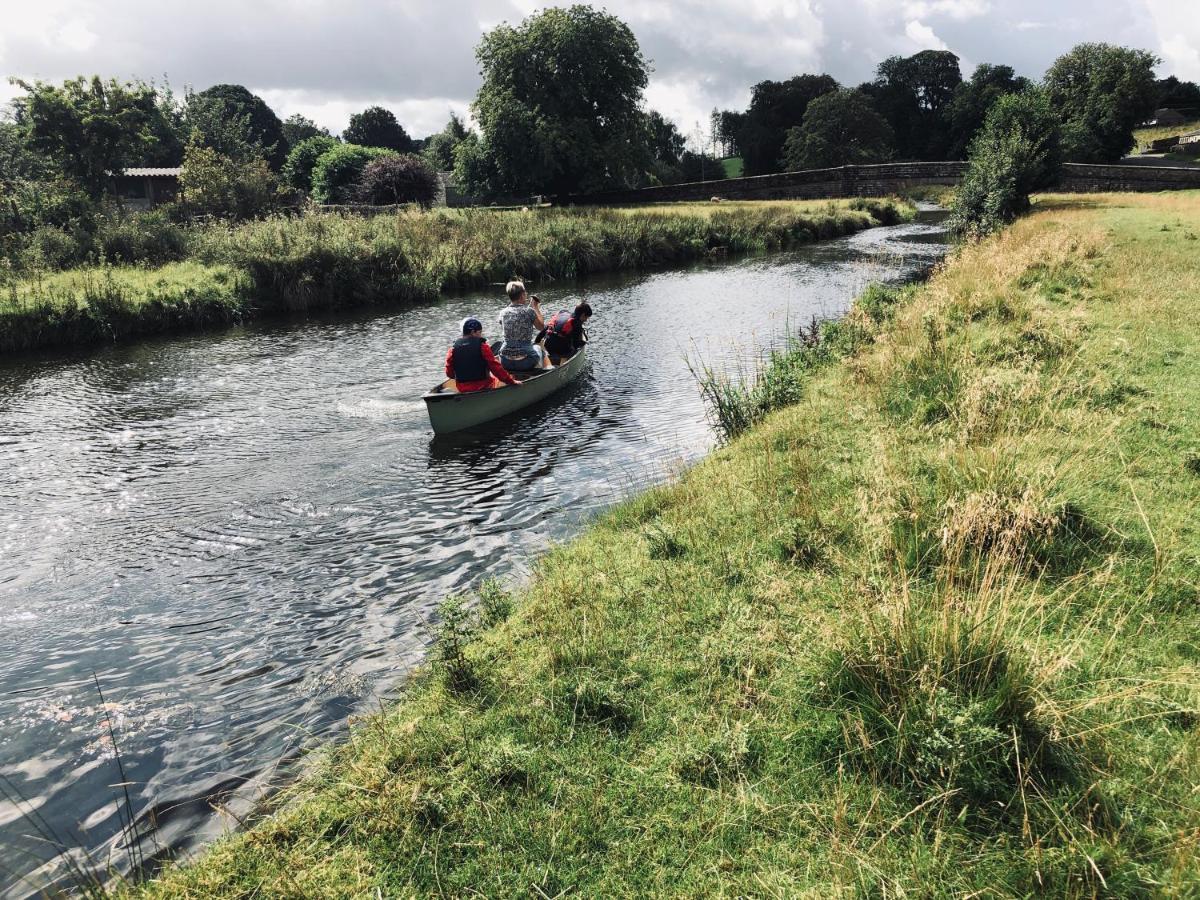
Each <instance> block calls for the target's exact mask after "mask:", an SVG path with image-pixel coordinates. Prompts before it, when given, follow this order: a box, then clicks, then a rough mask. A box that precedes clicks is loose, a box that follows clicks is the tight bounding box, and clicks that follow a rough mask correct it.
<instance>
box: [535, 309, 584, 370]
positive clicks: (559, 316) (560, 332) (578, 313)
mask: <svg viewBox="0 0 1200 900" xmlns="http://www.w3.org/2000/svg"><path fill="white" fill-rule="evenodd" d="M591 317H592V307H591V306H590V305H589V304H587V303H580V304H579V305H578V306H576V307H575V311H574V312H567V311H566V310H565V309H560V310H559V311H558V312H557V313H555V314H554V316H553V317H552V318H551V319H550V321H549V322H547V323H546V328H545V331H544V332H543V334H544V335H545V340H544V341H543V346H544V347H545V348H546V352H547V353H549V354H550V358H551V360H553V361H555V362H557V361H558V360H559V359H561V358H562V357H564V356H570V355H571V354H573V353H574V352H575V351H576V350H578V349H579V348H580V347H582V346H583V345H584V344H586V343H587V335H586V334H585V333H584V331H583V326H584V325H585V324H586V323H587V320H588V319H590V318H591Z"/></svg>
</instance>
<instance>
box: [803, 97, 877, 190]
mask: <svg viewBox="0 0 1200 900" xmlns="http://www.w3.org/2000/svg"><path fill="white" fill-rule="evenodd" d="M891 155H892V128H891V126H890V125H888V123H887V120H886V119H884V117H883V116H881V115H880V114H879V113H878V112H877V111H876V110H875V107H873V106H872V105H871V101H870V99H869V98H868V97H867V96H866V95H865V94H863V93H862V92H861V91H854V90H839V91H834V92H833V93H831V94H824V95H823V96H820V97H818V98H817V99H816V100H814V101H813V102H812V103H810V104H809V105H808V109H807V110H806V111H805V113H804V122H803V123H802V124H801V125H800V126H799V127H797V128H792V129H790V130H789V131H788V137H787V141H786V143H785V144H784V161H785V162H786V164H787V167H788V168H789V169H792V170H796V169H824V168H829V167H831V166H845V165H850V164H858V163H876V162H883V161H884V160H886V159H888V158H890V157H891Z"/></svg>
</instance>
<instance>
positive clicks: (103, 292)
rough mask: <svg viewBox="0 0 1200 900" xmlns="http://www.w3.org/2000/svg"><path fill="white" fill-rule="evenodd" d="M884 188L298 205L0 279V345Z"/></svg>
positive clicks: (491, 278)
mask: <svg viewBox="0 0 1200 900" xmlns="http://www.w3.org/2000/svg"><path fill="white" fill-rule="evenodd" d="M911 213H912V208H911V206H909V205H907V204H906V203H905V202H904V201H898V200H867V201H863V200H859V201H851V202H842V203H838V202H823V203H813V202H770V203H732V204H712V205H711V207H706V206H703V205H700V204H683V205H681V206H679V207H671V206H655V207H630V208H623V209H578V210H576V209H534V210H510V211H502V212H498V211H490V210H436V211H431V212H421V211H410V212H401V213H399V214H397V215H389V216H377V217H374V218H364V217H359V216H354V215H341V214H336V213H309V214H306V215H303V216H298V217H278V218H272V219H267V220H265V221H257V222H249V223H245V224H241V225H232V226H231V225H223V224H214V225H203V226H197V227H195V228H193V229H191V230H190V231H189V232H188V234H187V237H186V243H187V254H188V260H187V261H186V262H184V263H172V264H170V265H167V266H163V267H162V268H157V269H140V268H128V267H126V268H121V267H117V268H114V267H96V268H89V269H81V270H74V271H70V272H65V273H57V274H53V275H36V274H35V275H34V276H25V277H22V278H13V277H11V276H10V277H9V278H8V280H7V281H2V280H0V352H5V351H12V350H26V349H32V348H35V347H40V346H49V345H52V344H65V343H92V342H96V341H101V340H108V339H115V338H120V337H124V336H128V335H132V334H138V333H149V332H154V331H161V330H164V329H166V328H168V327H170V328H187V327H191V326H197V327H198V326H203V325H207V324H211V323H213V322H225V321H232V320H236V319H244V318H248V317H251V316H258V315H266V314H270V313H274V312H280V311H293V310H304V309H315V308H331V307H349V306H362V305H367V304H372V303H397V302H409V303H412V302H420V301H425V300H429V299H431V298H433V297H435V296H436V295H437V294H438V292H439V291H442V290H447V289H451V288H465V287H482V286H486V285H489V284H491V283H494V282H497V281H505V280H508V279H509V278H511V277H513V276H514V275H519V276H523V277H527V278H542V277H554V278H571V277H579V276H584V275H588V274H591V273H594V272H606V271H613V270H618V269H646V268H655V267H662V266H670V265H676V264H680V263H683V262H687V261H689V260H695V259H702V258H704V257H707V256H713V255H725V254H728V253H752V252H763V251H767V250H774V249H778V248H780V247H784V246H787V245H790V244H795V243H800V242H804V241H811V240H817V239H823V238H830V237H837V236H839V235H844V234H850V233H853V232H855V231H859V230H861V229H863V228H869V227H872V226H874V225H878V224H882V223H887V224H891V223H894V222H897V221H900V220H902V219H904V218H906V217H908V216H910V215H911Z"/></svg>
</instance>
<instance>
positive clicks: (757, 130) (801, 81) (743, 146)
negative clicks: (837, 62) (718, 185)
mask: <svg viewBox="0 0 1200 900" xmlns="http://www.w3.org/2000/svg"><path fill="white" fill-rule="evenodd" d="M838 87H839V85H838V83H837V81H835V80H834V79H833V77H832V76H830V75H797V76H796V77H794V78H789V79H788V80H787V81H760V82H759V83H758V84H756V85H755V86H754V88H753V89H752V91H751V94H750V108H749V109H747V110H746V113H745V118H744V119H743V120H742V123H741V128H740V130H739V131H738V135H737V144H738V147H739V149H740V150H741V154H742V161H743V165H744V172H745V174H746V175H766V174H768V173H770V172H778V171H780V170H781V169H782V167H783V144H784V142H785V141H786V140H787V131H788V129H789V128H792V127H794V126H796V125H799V124H800V123H801V122H802V121H803V120H804V113H805V110H807V109H808V104H809V103H811V102H812V101H813V100H815V99H817V98H818V97H820V96H822V95H823V94H828V93H830V92H832V91H836V90H837V89H838Z"/></svg>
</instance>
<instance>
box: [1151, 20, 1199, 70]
mask: <svg viewBox="0 0 1200 900" xmlns="http://www.w3.org/2000/svg"><path fill="white" fill-rule="evenodd" d="M1146 6H1147V7H1148V8H1149V10H1150V16H1151V19H1152V20H1153V22H1154V26H1155V30H1156V32H1157V35H1158V41H1159V43H1158V48H1157V49H1158V52H1159V54H1160V55H1161V56H1162V58H1163V62H1164V63H1165V65H1164V66H1161V67H1160V69H1162V72H1161V74H1163V75H1175V76H1176V77H1178V78H1183V79H1185V80H1188V81H1193V80H1200V13H1198V12H1197V9H1196V6H1195V5H1194V4H1192V3H1186V2H1180V0H1147V2H1146Z"/></svg>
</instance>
